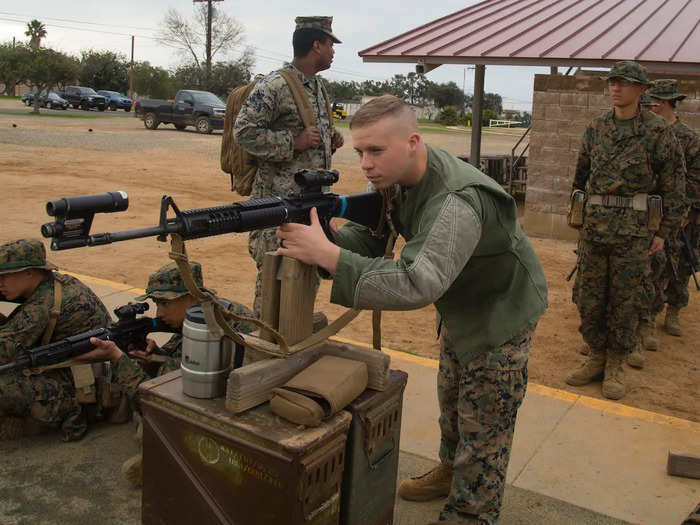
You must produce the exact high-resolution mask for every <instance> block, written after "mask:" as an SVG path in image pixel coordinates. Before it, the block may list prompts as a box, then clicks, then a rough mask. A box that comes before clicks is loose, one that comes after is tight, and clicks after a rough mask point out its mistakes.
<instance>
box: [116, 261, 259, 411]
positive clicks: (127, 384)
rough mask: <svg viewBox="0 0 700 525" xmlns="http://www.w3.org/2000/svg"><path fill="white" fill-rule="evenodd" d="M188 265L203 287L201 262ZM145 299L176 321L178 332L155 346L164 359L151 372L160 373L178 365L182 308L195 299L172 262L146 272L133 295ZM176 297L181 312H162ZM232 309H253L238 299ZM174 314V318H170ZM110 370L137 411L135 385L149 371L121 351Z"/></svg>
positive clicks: (241, 326) (245, 328)
mask: <svg viewBox="0 0 700 525" xmlns="http://www.w3.org/2000/svg"><path fill="white" fill-rule="evenodd" d="M190 269H191V270H192V276H193V278H194V281H195V283H196V284H197V286H198V287H200V288H203V286H204V282H203V278H202V266H201V265H200V264H199V263H197V262H194V261H192V262H190ZM146 299H152V300H154V301H155V302H156V304H157V305H158V311H157V314H156V315H157V316H158V317H160V318H162V319H163V320H164V321H165V322H166V323H167V324H172V323H174V322H176V323H177V325H178V326H173V328H176V329H177V330H178V333H176V334H174V335H173V336H172V337H171V338H170V340H169V341H168V342H167V343H165V344H164V345H163V346H162V347H160V348H159V349H157V350H155V351H156V352H157V353H159V354H162V355H165V356H167V358H166V360H165V361H164V362H163V363H162V364H160V366H158V368H157V370H156V372H155V374H154V376H159V375H163V374H167V373H168V372H172V371H173V370H178V369H179V368H180V358H181V356H182V333H181V330H182V323H183V322H184V320H185V318H184V310H185V309H186V308H185V307H189V306H191V305H195V304H197V303H196V300H195V299H194V298H193V297H192V296H191V295H190V294H189V292H188V291H187V288H186V287H185V283H184V282H183V280H182V275H181V274H180V270H179V269H178V267H177V265H176V264H175V263H169V264H166V265H165V266H162V267H161V268H159V269H158V270H156V271H155V272H153V273H152V274H151V275H150V276H149V278H148V286H147V287H146V293H145V294H144V295H140V296H138V297H136V298H135V300H136V301H145V300H146ZM187 299H189V301H187ZM177 300H180V301H183V300H184V301H185V302H186V303H187V304H186V305H185V306H183V310H182V312H183V315H182V316H180V315H174V316H170V315H168V314H164V313H163V310H162V309H163V308H167V307H168V305H170V304H173V303H174V301H177ZM231 311H232V312H234V313H235V314H237V315H239V316H245V317H253V312H251V311H250V309H248V308H247V307H246V306H244V305H242V304H239V303H235V302H234V303H233V305H232V307H231ZM173 317H174V318H175V319H173ZM234 328H235V329H236V330H238V331H240V332H243V333H250V332H252V330H253V328H252V326H250V325H248V324H246V323H244V322H239V323H236V324H234ZM113 374H114V380H115V381H116V382H117V383H118V384H119V385H121V386H122V387H123V388H124V390H125V391H126V394H127V396H128V397H129V399H130V400H132V402H133V404H134V406H135V408H136V409H137V410H139V411H140V405H139V397H138V387H139V385H140V384H141V383H143V382H144V381H146V380H148V379H151V377H152V375H151V374H149V373H148V372H147V371H146V370H144V368H143V367H141V366H140V365H139V364H138V363H136V362H135V361H134V360H132V359H131V358H129V356H128V355H127V354H126V353H123V352H122V353H121V356H120V357H119V358H118V360H116V362H115V363H114V369H113Z"/></svg>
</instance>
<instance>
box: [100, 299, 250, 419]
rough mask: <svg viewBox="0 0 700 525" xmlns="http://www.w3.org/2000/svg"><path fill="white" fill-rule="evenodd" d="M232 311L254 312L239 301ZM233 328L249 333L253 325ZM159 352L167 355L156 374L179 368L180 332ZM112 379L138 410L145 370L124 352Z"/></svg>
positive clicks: (114, 368)
mask: <svg viewBox="0 0 700 525" xmlns="http://www.w3.org/2000/svg"><path fill="white" fill-rule="evenodd" d="M232 308H233V311H234V312H235V313H236V314H238V315H245V316H250V317H253V316H254V314H253V312H251V311H250V310H249V309H248V308H246V307H245V306H243V305H242V304H239V303H235V302H234V303H233V307H232ZM233 326H234V328H235V329H236V330H238V331H239V332H242V333H244V334H249V333H251V332H252V331H253V329H254V327H253V326H250V325H248V324H246V323H235V324H234V325H233ZM160 350H161V352H163V353H165V354H167V355H168V358H167V359H166V360H165V362H164V363H163V364H162V365H160V367H159V368H158V373H157V374H156V375H157V376H161V375H163V374H167V373H168V372H172V371H173V370H177V369H179V368H180V358H181V357H182V334H175V335H173V336H172V337H171V338H170V339H169V340H168V342H167V343H165V344H164V345H163V346H162V347H161V348H160ZM112 373H113V374H114V375H113V377H114V381H116V382H117V383H118V384H119V385H120V386H121V387H122V388H123V389H124V390H125V392H126V395H127V397H128V398H129V399H130V400H131V401H132V403H133V404H134V406H135V408H136V409H137V410H138V411H139V412H140V411H141V407H140V399H139V395H138V390H139V385H140V384H141V383H143V382H144V381H148V380H149V379H151V376H149V375H148V374H147V373H146V371H145V370H144V369H143V368H142V367H141V366H139V365H138V363H136V362H135V361H133V360H132V359H131V358H129V356H128V355H126V353H124V354H122V356H121V358H120V359H119V361H117V363H116V365H114V367H113V368H112Z"/></svg>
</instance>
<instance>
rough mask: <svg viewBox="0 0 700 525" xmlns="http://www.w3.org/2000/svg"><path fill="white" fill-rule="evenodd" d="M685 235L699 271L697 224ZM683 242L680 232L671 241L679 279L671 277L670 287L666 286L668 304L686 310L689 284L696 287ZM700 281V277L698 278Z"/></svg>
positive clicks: (699, 239)
mask: <svg viewBox="0 0 700 525" xmlns="http://www.w3.org/2000/svg"><path fill="white" fill-rule="evenodd" d="M685 234H686V237H687V238H688V243H689V244H690V248H691V250H692V251H693V256H694V261H693V262H694V264H695V269H696V270H697V269H698V262H699V261H700V227H698V225H697V224H692V223H691V224H690V225H688V226H687V227H686V228H685ZM683 249H684V247H683V241H682V240H681V237H680V232H679V234H678V235H677V236H674V238H673V240H672V241H671V256H672V257H673V259H674V262H675V264H676V271H677V273H678V279H673V278H672V277H671V276H669V279H668V285H667V286H666V302H667V303H668V304H670V305H671V306H676V307H678V308H685V307H686V306H688V301H689V300H690V294H689V292H688V284H690V285H691V286H693V287H695V282H694V281H693V282H692V283H690V279H691V274H692V272H693V270H692V268H691V266H690V263H689V262H688V259H687V258H686V256H685V255H684V254H683ZM698 278H699V279H700V276H699V277H698Z"/></svg>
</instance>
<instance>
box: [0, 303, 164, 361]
mask: <svg viewBox="0 0 700 525" xmlns="http://www.w3.org/2000/svg"><path fill="white" fill-rule="evenodd" d="M146 310H148V304H147V303H130V304H127V305H124V306H120V307H119V308H117V309H115V310H114V313H115V314H116V316H117V318H118V319H119V320H118V321H117V322H116V323H113V324H112V325H110V326H109V327H108V328H97V329H95V330H89V331H87V332H83V333H80V334H76V335H72V336H70V337H66V338H65V339H60V340H59V341H54V342H53V343H49V344H47V345H43V346H39V347H37V348H32V349H30V350H25V351H24V352H23V354H22V355H20V356H19V357H18V358H17V360H16V361H13V362H11V363H7V364H4V365H0V374H1V373H3V372H9V371H10V370H20V369H23V368H37V367H43V366H51V365H55V364H58V363H62V362H64V361H67V360H69V359H72V358H73V357H75V356H77V355H81V354H85V353H87V352H89V351H91V350H93V349H94V348H95V347H94V346H93V345H92V344H91V343H90V338H91V337H96V338H97V339H102V340H103V341H114V342H115V343H116V345H117V346H118V347H119V348H121V349H122V350H124V351H128V350H129V349H131V348H133V349H137V350H143V349H145V348H146V335H148V334H150V333H152V332H174V330H173V329H172V328H170V327H169V326H168V325H166V324H165V323H163V322H162V321H161V320H159V319H154V318H151V317H139V318H137V317H136V316H137V315H138V314H142V313H144V312H145V311H146Z"/></svg>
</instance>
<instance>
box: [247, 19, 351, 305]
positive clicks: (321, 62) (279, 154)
mask: <svg viewBox="0 0 700 525" xmlns="http://www.w3.org/2000/svg"><path fill="white" fill-rule="evenodd" d="M332 21H333V18H332V17H297V18H296V30H295V33H294V39H295V40H296V39H298V38H299V35H304V33H307V34H309V33H310V34H311V35H312V37H313V32H314V31H316V35H317V36H318V38H322V39H324V40H326V42H325V43H324V44H323V46H320V47H321V51H323V50H325V52H326V53H328V52H330V58H328V55H327V54H326V55H325V56H324V55H321V56H320V58H319V59H318V60H314V59H315V57H316V56H317V55H316V47H315V46H316V45H317V44H314V45H313V46H314V47H312V49H311V50H310V51H308V53H307V54H306V55H305V56H302V57H299V56H297V50H296V48H295V58H294V60H293V61H292V63H291V64H285V66H284V67H283V68H282V69H286V70H291V71H293V72H294V73H295V74H296V75H298V77H299V79H300V80H301V83H302V85H303V87H304V92H305V93H306V95H307V97H308V99H309V102H310V104H311V107H312V109H313V113H314V116H315V118H316V127H317V130H318V136H319V141H318V144H317V145H312V146H311V147H306V148H305V149H297V147H296V146H295V141H296V140H297V137H300V136H301V135H302V133H304V132H305V131H307V130H306V129H305V126H304V122H303V121H302V119H301V116H300V114H299V109H298V108H297V105H296V102H295V101H294V97H293V96H292V92H291V90H290V88H289V85H288V84H287V82H286V81H285V80H284V78H283V77H282V76H281V75H280V74H279V73H278V72H277V71H273V72H272V73H270V74H268V75H267V76H265V77H263V78H262V79H260V80H259V81H258V83H257V84H256V85H255V87H254V88H253V91H251V93H250V95H249V96H248V98H247V99H246V101H245V102H244V103H243V106H242V107H241V110H240V112H239V113H238V117H237V118H236V122H235V125H234V135H235V140H236V142H237V143H238V144H239V145H240V146H241V147H242V148H244V149H245V150H247V151H248V152H249V153H251V154H252V155H254V156H255V157H256V158H257V165H258V170H257V172H256V174H255V179H254V181H253V189H252V192H251V197H253V198H258V197H268V196H271V195H275V196H278V197H289V196H290V195H292V194H294V193H299V191H300V188H299V186H298V185H297V184H296V182H295V181H294V174H295V173H296V172H297V171H298V170H300V169H303V168H314V169H329V168H330V167H331V155H332V154H333V152H334V151H335V148H336V147H340V145H342V135H341V134H340V133H339V132H338V131H337V130H334V129H333V127H332V125H331V122H332V117H331V116H330V115H329V109H328V108H329V103H330V101H329V100H328V96H327V93H326V92H325V88H324V87H323V80H322V79H321V77H319V76H318V75H316V73H317V72H319V71H322V70H323V69H327V68H328V67H330V61H332V58H333V51H332V46H333V43H340V40H338V38H337V37H336V36H335V35H334V34H333V32H332V30H331V23H332ZM324 46H325V47H324ZM328 49H330V51H328ZM305 71H306V72H305ZM310 72H313V74H309V73H310ZM278 246H279V243H278V242H277V239H276V238H275V230H274V228H273V229H267V230H256V231H253V232H251V233H250V236H249V242H248V251H249V252H250V255H251V256H252V257H253V259H255V262H256V265H257V268H258V276H257V280H256V284H255V301H254V304H253V309H254V310H255V312H256V314H258V315H259V314H260V309H261V306H262V305H261V301H260V293H261V269H262V261H263V257H264V255H265V253H266V252H269V251H274V250H276V249H277V248H278Z"/></svg>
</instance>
